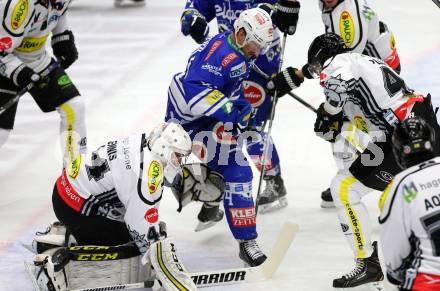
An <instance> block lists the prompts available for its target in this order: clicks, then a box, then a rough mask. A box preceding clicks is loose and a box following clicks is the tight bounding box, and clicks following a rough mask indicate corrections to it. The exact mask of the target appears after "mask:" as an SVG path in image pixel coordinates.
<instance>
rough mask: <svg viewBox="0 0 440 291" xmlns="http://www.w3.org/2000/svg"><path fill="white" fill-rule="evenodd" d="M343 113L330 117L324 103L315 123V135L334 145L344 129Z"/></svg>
mask: <svg viewBox="0 0 440 291" xmlns="http://www.w3.org/2000/svg"><path fill="white" fill-rule="evenodd" d="M342 119H343V115H342V111H341V112H339V113H338V114H335V115H330V114H329V113H327V111H325V109H324V103H321V105H320V106H319V108H318V112H317V115H316V121H315V127H314V130H315V133H316V135H317V136H319V137H320V138H322V139H325V140H326V141H329V142H331V143H334V142H335V140H336V136H338V134H340V133H341V129H342Z"/></svg>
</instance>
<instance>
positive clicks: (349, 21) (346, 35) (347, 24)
mask: <svg viewBox="0 0 440 291" xmlns="http://www.w3.org/2000/svg"><path fill="white" fill-rule="evenodd" d="M339 30H340V32H341V36H342V39H343V40H344V42H345V46H346V47H350V46H351V44H352V43H353V41H354V35H355V31H354V22H353V18H351V15H350V13H348V12H347V11H343V12H342V13H341V17H340V19H339Z"/></svg>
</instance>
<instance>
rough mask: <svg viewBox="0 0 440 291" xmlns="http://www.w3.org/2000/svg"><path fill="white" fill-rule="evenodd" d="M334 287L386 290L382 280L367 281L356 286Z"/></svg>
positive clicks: (355, 289) (357, 289) (353, 289)
mask: <svg viewBox="0 0 440 291" xmlns="http://www.w3.org/2000/svg"><path fill="white" fill-rule="evenodd" d="M333 289H334V290H349V291H386V289H385V287H384V285H383V282H382V281H378V282H372V283H367V284H363V285H360V286H356V287H345V288H333Z"/></svg>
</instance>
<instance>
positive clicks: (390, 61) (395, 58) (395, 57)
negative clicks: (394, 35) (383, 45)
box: [385, 48, 400, 70]
mask: <svg viewBox="0 0 440 291" xmlns="http://www.w3.org/2000/svg"><path fill="white" fill-rule="evenodd" d="M385 63H387V65H388V66H390V67H391V68H393V69H394V70H395V69H397V68H398V67H399V65H400V58H399V54H398V53H397V50H396V49H395V48H394V49H393V51H392V52H391V55H389V57H387V58H386V59H385Z"/></svg>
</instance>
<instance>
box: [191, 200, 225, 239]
mask: <svg viewBox="0 0 440 291" xmlns="http://www.w3.org/2000/svg"><path fill="white" fill-rule="evenodd" d="M223 216H224V212H223V210H221V209H220V208H219V206H218V205H217V206H209V205H207V204H206V203H203V205H202V208H201V209H200V212H199V215H197V218H198V220H199V223H198V224H197V226H196V229H195V231H196V232H198V231H202V230H205V229H207V228H210V227H212V226H214V225H215V224H216V223H217V222H219V221H220V220H222V219H223Z"/></svg>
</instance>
